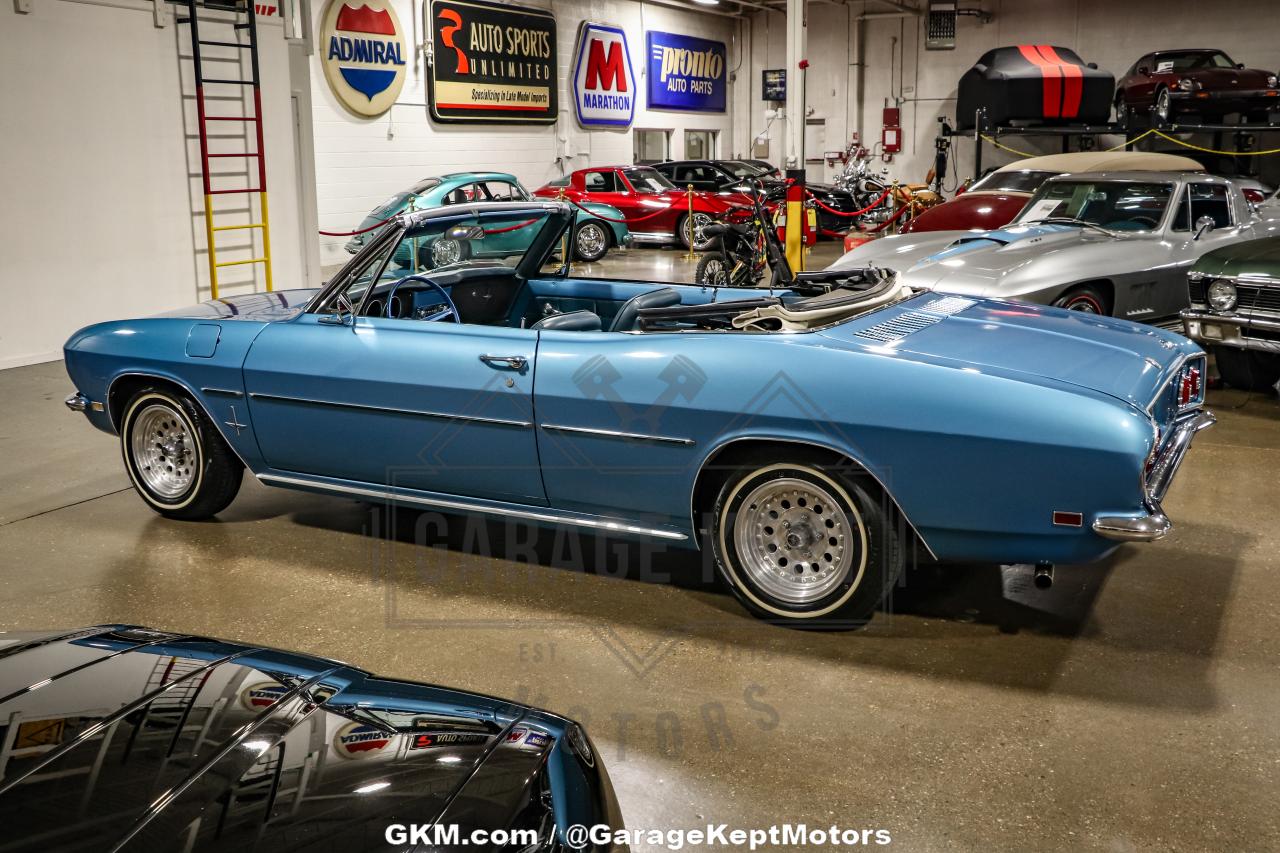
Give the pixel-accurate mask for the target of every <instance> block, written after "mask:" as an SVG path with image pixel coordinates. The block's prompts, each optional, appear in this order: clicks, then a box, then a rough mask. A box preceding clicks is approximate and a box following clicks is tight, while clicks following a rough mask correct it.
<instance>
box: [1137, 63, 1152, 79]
mask: <svg viewBox="0 0 1280 853" xmlns="http://www.w3.org/2000/svg"><path fill="white" fill-rule="evenodd" d="M1138 73H1139V74H1141V75H1142V76H1143V77H1150V76H1151V69H1150V68H1148V67H1147V66H1145V65H1143V66H1142V67H1141V68H1139V69H1138Z"/></svg>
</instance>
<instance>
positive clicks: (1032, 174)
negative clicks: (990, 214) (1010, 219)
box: [968, 169, 1058, 193]
mask: <svg viewBox="0 0 1280 853" xmlns="http://www.w3.org/2000/svg"><path fill="white" fill-rule="evenodd" d="M1056 174H1058V173H1057V172H1041V171H1037V170H1035V169H1019V170H1018V171H1009V172H992V173H991V174H989V175H986V176H985V177H983V178H980V179H979V180H978V181H976V182H975V183H974V184H973V186H971V187H969V190H968V191H969V192H977V191H979V190H981V191H983V192H990V193H1033V192H1035V191H1036V190H1038V189H1040V185H1041V184H1043V183H1044V182H1045V181H1047V180H1049V179H1050V178H1052V177H1053V176H1054V175H1056Z"/></svg>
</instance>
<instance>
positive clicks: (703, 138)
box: [684, 130, 716, 160]
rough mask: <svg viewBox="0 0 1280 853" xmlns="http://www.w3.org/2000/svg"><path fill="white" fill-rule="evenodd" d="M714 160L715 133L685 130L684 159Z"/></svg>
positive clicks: (712, 131)
mask: <svg viewBox="0 0 1280 853" xmlns="http://www.w3.org/2000/svg"><path fill="white" fill-rule="evenodd" d="M715 158H716V131H714V130H686V131H685V132H684V159H686V160H714V159H715Z"/></svg>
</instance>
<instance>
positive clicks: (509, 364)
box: [480, 355, 529, 370]
mask: <svg viewBox="0 0 1280 853" xmlns="http://www.w3.org/2000/svg"><path fill="white" fill-rule="evenodd" d="M480 360H481V361H483V362H484V363H485V364H487V365H489V366H490V367H506V368H509V369H511V370H524V369H525V367H527V366H528V364H529V360H528V359H527V358H525V357H524V356H522V355H482V356H480Z"/></svg>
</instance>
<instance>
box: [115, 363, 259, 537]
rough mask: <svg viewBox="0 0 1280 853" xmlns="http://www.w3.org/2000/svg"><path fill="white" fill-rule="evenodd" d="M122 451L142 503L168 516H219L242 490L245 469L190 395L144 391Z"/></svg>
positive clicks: (126, 422) (127, 418)
mask: <svg viewBox="0 0 1280 853" xmlns="http://www.w3.org/2000/svg"><path fill="white" fill-rule="evenodd" d="M120 448H121V452H122V453H123V455H124V464H125V469H126V470H127V471H128V472H129V479H130V480H132V481H133V486H134V488H135V489H136V490H137V492H138V494H139V495H141V496H142V499H143V500H144V501H146V502H147V504H148V505H149V506H150V507H151V508H152V509H153V510H155V511H156V512H158V513H160V514H161V515H164V516H167V517H169V518H178V519H188V520H189V519H201V518H209V517H210V516H213V515H216V514H217V513H219V512H221V511H222V510H223V509H226V507H227V506H228V505H229V504H230V503H231V501H232V500H233V499H234V498H235V496H236V492H238V491H239V490H240V480H241V477H242V476H243V473H244V466H243V465H242V464H241V463H240V460H239V459H237V458H236V456H235V454H234V453H233V452H232V451H231V448H230V447H228V446H227V443H226V442H225V441H224V440H223V438H222V436H221V435H220V434H219V433H218V432H217V430H216V429H214V427H213V426H212V425H211V424H210V423H209V420H208V418H207V417H206V416H205V414H204V411H203V410H202V409H200V408H199V407H198V406H197V405H196V404H195V402H194V401H192V400H191V398H189V397H188V396H186V395H185V394H178V393H175V392H172V391H170V390H168V389H166V388H144V389H142V390H141V391H139V392H138V393H137V394H135V395H134V396H133V397H132V399H130V400H129V402H128V404H127V405H126V406H125V413H124V418H123V419H122V421H121V424H120Z"/></svg>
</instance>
